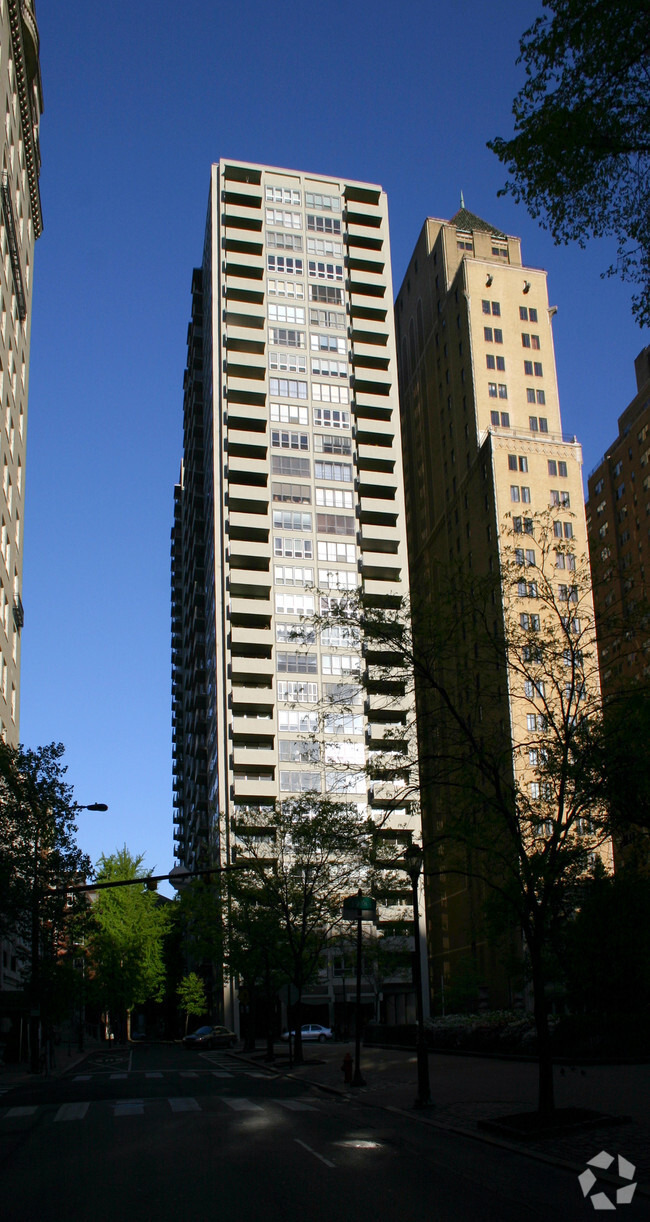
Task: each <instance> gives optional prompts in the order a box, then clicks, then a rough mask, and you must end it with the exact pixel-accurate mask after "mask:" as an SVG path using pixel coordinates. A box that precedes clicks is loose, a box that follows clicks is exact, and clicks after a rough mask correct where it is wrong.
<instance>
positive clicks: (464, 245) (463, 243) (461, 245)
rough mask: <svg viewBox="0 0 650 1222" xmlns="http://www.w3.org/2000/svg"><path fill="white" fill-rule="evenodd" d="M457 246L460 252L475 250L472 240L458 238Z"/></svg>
mask: <svg viewBox="0 0 650 1222" xmlns="http://www.w3.org/2000/svg"><path fill="white" fill-rule="evenodd" d="M456 245H457V247H458V249H459V250H473V249H474V243H473V242H472V240H471V238H458V239H457V241H456Z"/></svg>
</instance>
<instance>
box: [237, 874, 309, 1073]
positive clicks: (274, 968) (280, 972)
mask: <svg viewBox="0 0 650 1222" xmlns="http://www.w3.org/2000/svg"><path fill="white" fill-rule="evenodd" d="M270 898H271V897H270V895H269V893H268V891H267V889H266V886H265V885H262V886H260V880H259V876H258V875H257V872H255V871H254V872H253V873H252V875H251V874H250V873H246V872H244V873H243V874H239V873H238V872H233V873H231V874H230V875H229V890H228V901H229V914H228V919H227V920H226V921H225V922H224V926H225V928H226V931H227V935H226V942H225V962H226V964H227V966H228V968H229V969H230V974H231V975H232V976H236V977H238V978H239V981H240V990H239V993H240V1007H239V1012H240V1016H241V1017H242V1018H243V1020H244V1021H243V1026H244V1047H245V1048H246V1049H247V1050H251V1049H253V1048H254V1047H255V1018H256V1012H257V1008H258V1007H257V1002H258V999H263V1002H264V1005H265V1011H266V1015H265V1017H266V1059H267V1060H269V1061H272V1060H273V1059H274V1053H273V1036H274V1017H275V1007H276V999H277V994H278V991H279V989H280V988H281V986H282V985H283V984H286V982H287V980H289V979H291V975H292V961H291V954H290V951H289V945H288V942H287V937H286V930H285V924H284V920H283V916H282V913H281V912H280V911H279V910H278V909H277V908H275V907H271V906H270V905H269V902H268V901H269V899H270ZM244 996H247V997H248V1000H247V1001H246V1002H244V1001H242V998H243V997H244Z"/></svg>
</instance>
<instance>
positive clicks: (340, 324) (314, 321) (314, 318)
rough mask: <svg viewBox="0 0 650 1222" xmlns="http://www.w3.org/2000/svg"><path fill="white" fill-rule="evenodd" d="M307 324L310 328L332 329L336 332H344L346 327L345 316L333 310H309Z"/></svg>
mask: <svg viewBox="0 0 650 1222" xmlns="http://www.w3.org/2000/svg"><path fill="white" fill-rule="evenodd" d="M309 322H310V325H311V326H312V327H333V328H334V329H335V330H338V331H344V330H345V328H346V326H347V322H346V318H345V314H337V313H336V311H335V310H318V309H310V311H309Z"/></svg>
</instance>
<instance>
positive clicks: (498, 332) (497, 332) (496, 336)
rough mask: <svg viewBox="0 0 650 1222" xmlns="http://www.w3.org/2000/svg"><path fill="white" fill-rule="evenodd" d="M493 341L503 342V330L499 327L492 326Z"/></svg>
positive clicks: (496, 342)
mask: <svg viewBox="0 0 650 1222" xmlns="http://www.w3.org/2000/svg"><path fill="white" fill-rule="evenodd" d="M494 342H495V344H502V343H503V331H501V330H500V328H499V327H495V328H494Z"/></svg>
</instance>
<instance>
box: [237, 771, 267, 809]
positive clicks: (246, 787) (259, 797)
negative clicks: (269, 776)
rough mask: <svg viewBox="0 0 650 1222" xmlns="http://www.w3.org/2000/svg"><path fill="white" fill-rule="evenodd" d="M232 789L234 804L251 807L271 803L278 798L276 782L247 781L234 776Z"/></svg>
mask: <svg viewBox="0 0 650 1222" xmlns="http://www.w3.org/2000/svg"><path fill="white" fill-rule="evenodd" d="M232 788H233V796H234V799H235V802H247V803H249V804H250V805H251V806H258V805H260V804H261V803H263V802H272V801H273V800H274V799H275V798H277V796H278V785H277V781H270V780H263V781H248V780H245V779H244V777H241V776H236V777H233V787H232Z"/></svg>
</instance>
